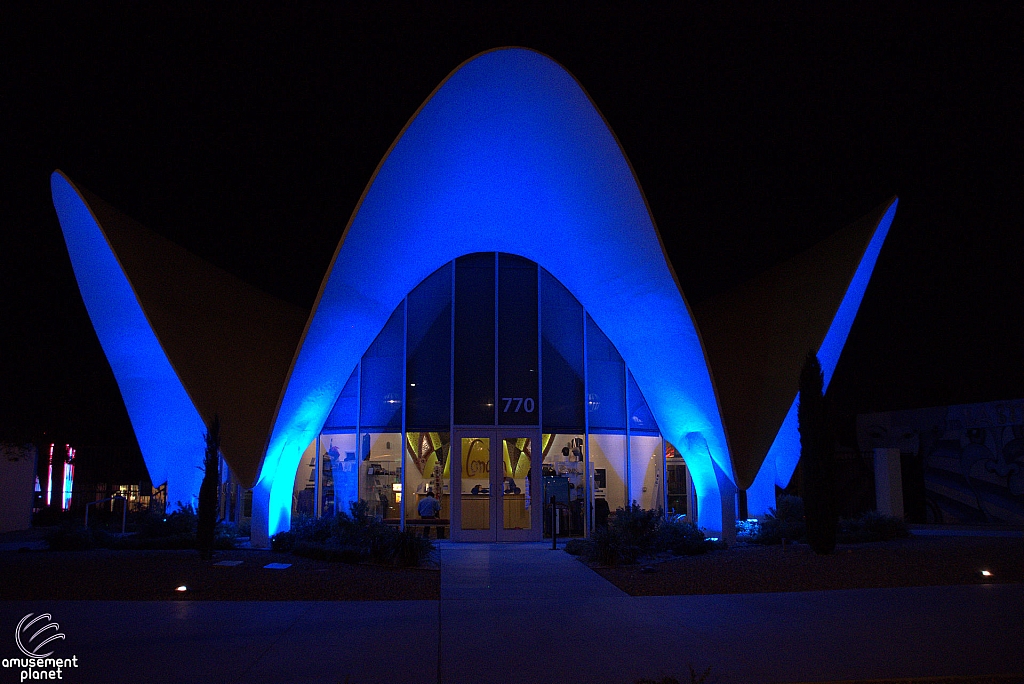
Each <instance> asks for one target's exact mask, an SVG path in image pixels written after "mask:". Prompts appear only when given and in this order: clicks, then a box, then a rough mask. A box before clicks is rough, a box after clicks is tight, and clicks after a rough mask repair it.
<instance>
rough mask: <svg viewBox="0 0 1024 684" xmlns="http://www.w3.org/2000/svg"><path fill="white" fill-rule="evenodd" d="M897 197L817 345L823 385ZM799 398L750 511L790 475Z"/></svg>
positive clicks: (763, 506)
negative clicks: (820, 341)
mask: <svg viewBox="0 0 1024 684" xmlns="http://www.w3.org/2000/svg"><path fill="white" fill-rule="evenodd" d="M898 202H899V200H895V199H894V200H893V201H892V204H890V205H889V208H888V209H886V211H885V214H884V215H883V216H882V219H881V220H880V221H879V222H878V226H877V227H876V228H875V232H874V234H873V235H872V236H871V241H870V242H869V243H868V246H867V248H866V249H865V250H864V256H862V257H861V260H860V263H859V264H858V265H857V270H856V271H855V272H854V274H853V278H852V279H851V280H850V284H849V286H848V287H847V288H846V294H845V295H843V301H842V302H841V303H840V304H839V309H838V310H837V311H836V315H835V316H834V317H833V318H832V323H831V324H830V325H829V328H828V332H827V333H826V334H825V339H824V340H823V341H822V343H821V346H820V347H818V361H819V362H820V363H821V370H822V375H823V376H824V380H825V389H828V384H829V382H830V381H831V380H832V374H833V373H834V372H835V370H836V365H837V364H838V363H839V355H840V354H841V353H842V351H843V346H844V345H845V344H846V338H847V337H848V336H849V334H850V329H851V328H852V327H853V320H854V318H856V316H857V310H858V309H859V308H860V303H861V301H862V300H863V299H864V293H865V292H866V291H867V288H868V282H869V281H870V280H871V273H872V271H873V270H874V268H875V263H876V262H877V261H878V255H879V253H880V252H881V251H882V245H883V244H884V243H885V237H886V235H888V234H889V226H891V225H892V220H893V217H895V216H896V205H897V204H898ZM799 402H800V395H799V394H797V395H796V398H794V399H793V403H792V404H791V405H790V407H789V411H787V412H786V418H785V420H783V422H782V427H781V428H780V429H779V432H778V434H776V436H775V440H774V441H773V442H772V446H771V448H770V449H769V450H768V455H767V456H766V457H765V459H764V463H762V464H761V469H760V470H759V471H758V473H757V477H756V478H754V483H753V484H752V485H751V486H750V488H749V489H747V508H748V510H749V511H750V512H751V513H752V514H753V513H755V512H756V514H758V515H760V514H763V513H764V512H765V511H767V510H768V508H769V507H770V506H774V505H775V486H776V485H778V486H779V487H785V486H786V485H788V484H789V480H790V478H792V477H793V471H794V470H795V469H796V464H797V461H799V460H800V432H799V425H798V422H797V406H798V404H799Z"/></svg>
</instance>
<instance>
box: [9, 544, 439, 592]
mask: <svg viewBox="0 0 1024 684" xmlns="http://www.w3.org/2000/svg"><path fill="white" fill-rule="evenodd" d="M220 561H242V562H241V563H240V564H239V565H235V566H231V567H224V566H216V565H213V564H212V563H217V562H220ZM212 563H204V562H202V561H201V560H200V559H199V554H198V553H197V552H196V551H110V550H107V549H95V550H91V551H23V552H18V551H2V552H0V577H2V578H3V581H2V582H0V600H16V599H47V600H103V601H161V600H168V601H170V600H175V601H180V600H198V601H387V600H393V601H398V600H417V599H429V600H437V599H438V598H439V597H440V595H441V580H440V573H439V572H438V571H437V569H436V567H435V568H427V569H421V568H412V569H399V568H387V567H380V566H375V565H347V564H345V563H328V562H326V561H315V560H311V559H308V558H302V557H300V556H293V555H291V554H287V553H275V552H273V551H263V550H255V549H236V550H233V551H218V552H216V553H215V554H214V557H213V561H212ZM268 563H290V564H291V567H288V568H285V569H283V570H271V569H266V568H264V567H263V566H265V565H266V564H268ZM182 584H184V585H185V586H186V587H188V591H186V592H183V593H181V592H177V591H175V590H174V589H175V587H177V586H179V585H182Z"/></svg>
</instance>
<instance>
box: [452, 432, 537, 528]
mask: <svg viewBox="0 0 1024 684" xmlns="http://www.w3.org/2000/svg"><path fill="white" fill-rule="evenodd" d="M539 438H540V435H539V434H536V431H535V430H528V429H527V430H523V429H518V428H517V429H489V428H480V429H474V428H465V429H461V430H456V431H455V439H454V440H453V442H454V443H453V445H452V446H453V447H455V448H456V449H458V451H457V452H456V453H458V454H459V458H457V459H453V461H452V466H453V468H452V527H451V530H452V539H453V540H455V541H534V540H540V538H541V517H540V512H541V507H540V503H541V502H540V499H539V498H538V495H539V493H540V464H539V463H534V460H535V458H536V454H538V453H539V451H537V450H538V449H539V447H540V439H539Z"/></svg>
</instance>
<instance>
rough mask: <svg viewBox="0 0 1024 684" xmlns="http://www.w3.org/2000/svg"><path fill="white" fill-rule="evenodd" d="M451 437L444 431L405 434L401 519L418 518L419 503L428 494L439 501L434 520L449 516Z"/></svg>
mask: <svg viewBox="0 0 1024 684" xmlns="http://www.w3.org/2000/svg"><path fill="white" fill-rule="evenodd" d="M450 454H451V437H450V434H449V433H448V432H409V433H406V436H405V466H404V468H405V486H406V488H407V489H408V494H407V495H406V496H405V519H406V520H407V521H408V520H419V519H420V517H421V516H420V510H419V505H420V502H421V501H422V500H423V499H424V497H425V496H426V495H427V492H428V491H429V492H431V493H432V494H433V495H434V496H435V497H437V499H438V500H439V501H440V502H441V511H440V513H438V515H437V517H439V518H442V519H445V520H447V519H449V518H450V516H451V501H450V498H451V492H450V490H449V484H448V483H449V481H450V479H449V478H450V476H451V463H450V459H449V458H448V457H449V455H450Z"/></svg>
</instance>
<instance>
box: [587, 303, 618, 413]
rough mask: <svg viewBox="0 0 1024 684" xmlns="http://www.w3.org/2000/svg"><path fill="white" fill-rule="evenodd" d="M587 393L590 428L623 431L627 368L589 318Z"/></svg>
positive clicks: (616, 351) (588, 317)
mask: <svg viewBox="0 0 1024 684" xmlns="http://www.w3.org/2000/svg"><path fill="white" fill-rule="evenodd" d="M587 392H588V395H587V409H588V410H589V411H590V427H591V428H604V429H613V430H625V429H626V364H625V363H624V362H623V361H622V357H621V356H619V352H618V350H616V349H615V347H614V346H613V345H612V343H611V341H610V340H609V339H608V337H607V336H606V335H605V334H604V333H603V332H601V329H600V328H599V327H597V324H596V323H594V319H592V318H591V317H590V316H589V315H587Z"/></svg>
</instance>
